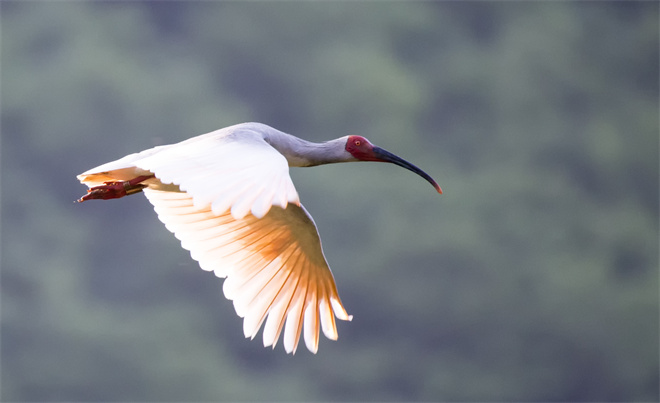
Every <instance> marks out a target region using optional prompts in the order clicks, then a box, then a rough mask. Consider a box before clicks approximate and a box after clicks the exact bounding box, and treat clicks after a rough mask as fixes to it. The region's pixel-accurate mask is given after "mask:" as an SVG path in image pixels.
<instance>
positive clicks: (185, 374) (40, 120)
mask: <svg viewBox="0 0 660 403" xmlns="http://www.w3.org/2000/svg"><path fill="white" fill-rule="evenodd" d="M0 12H1V31H0V34H1V38H2V42H1V49H2V53H1V62H2V64H1V95H2V97H1V102H2V103H1V112H2V115H1V117H2V143H1V144H2V156H1V157H2V159H1V161H2V182H1V183H2V301H1V302H2V305H1V306H2V312H1V313H2V315H1V318H2V322H1V323H2V337H1V346H2V350H1V353H2V355H1V364H2V365H1V369H2V379H1V381H2V383H1V388H2V389H1V390H2V391H1V396H0V398H1V399H2V400H3V401H226V400H232V401H245V400H249V401H253V400H266V401H271V400H285V401H288V400H309V401H319V400H324V401H328V400H339V401H365V400H369V401H376V400H377V401H392V400H396V401H400V400H405V401H418V400H424V401H495V400H496V401H658V399H660V396H659V394H658V389H659V382H658V372H659V367H658V357H659V352H658V315H659V313H658V219H659V214H658V205H659V203H658V108H659V105H658V47H659V45H658V17H659V15H658V14H659V13H658V3H657V2H467V3H461V2H358V3H353V2H343V1H340V2H301V1H292V2H288V1H284V2H259V1H255V2H160V1H150V2H112V1H104V2H80V1H72V2H67V1H64V2H52V3H51V2H18V1H16V2H10V1H3V2H2V3H1V4H0ZM243 121H259V122H263V123H266V124H269V125H271V126H273V127H276V128H278V129H280V130H283V131H285V132H288V133H291V134H294V135H297V136H299V137H302V138H305V139H308V140H312V141H322V140H327V139H331V138H335V137H339V136H343V135H347V134H360V135H364V136H366V137H368V138H369V139H371V140H372V141H373V142H374V143H375V144H377V145H380V146H382V147H384V148H386V149H388V150H390V151H392V152H394V153H396V154H398V155H400V156H402V157H403V158H406V159H408V160H410V161H411V162H413V163H414V164H416V165H418V166H420V167H421V168H422V169H424V170H425V171H427V172H428V173H429V174H431V175H432V176H433V177H434V178H435V179H436V180H437V181H438V183H439V184H440V185H441V186H442V188H443V190H444V191H445V194H443V195H442V196H439V195H437V194H436V193H435V192H434V190H433V189H432V188H431V187H430V186H429V185H428V183H426V182H424V181H423V180H421V179H420V178H418V177H416V176H415V175H413V174H412V173H410V172H407V171H405V170H403V169H400V168H398V167H395V166H393V165H384V164H369V163H364V164H344V165H332V166H327V167H321V168H311V169H296V170H294V171H292V176H293V179H294V182H295V183H296V186H297V188H298V191H299V193H300V195H301V198H302V200H303V203H305V205H306V206H307V208H308V209H309V211H310V212H311V213H312V215H313V216H314V218H315V220H316V222H317V224H318V226H319V230H320V233H321V237H322V239H323V242H324V248H325V251H326V255H327V257H328V260H329V262H330V265H331V267H332V268H333V271H334V274H335V278H336V281H337V285H338V288H339V292H340V295H341V296H342V299H343V301H344V303H345V306H346V308H347V310H348V311H349V313H351V314H353V315H354V316H355V319H354V320H353V322H351V323H346V322H341V323H339V340H338V341H336V342H330V341H328V340H327V339H323V340H322V341H321V345H320V350H319V353H318V354H317V355H312V354H310V353H309V352H307V351H306V350H305V349H304V347H302V348H301V349H299V351H298V353H297V354H296V355H295V356H293V357H292V356H290V355H286V354H285V353H284V350H283V348H282V346H281V344H279V345H278V346H277V348H276V349H275V351H271V350H270V349H264V348H263V347H262V345H261V339H260V337H261V335H259V336H258V337H257V339H255V340H254V341H249V340H246V339H244V338H243V335H242V321H241V320H240V319H239V318H238V317H237V316H236V315H235V314H234V310H233V307H232V304H231V303H230V302H228V301H226V300H225V299H224V297H223V295H222V280H220V279H217V278H215V277H214V276H213V274H210V273H205V272H203V271H201V270H200V269H199V268H198V266H197V263H196V262H194V261H193V260H192V259H191V258H190V256H189V254H188V252H186V251H185V250H183V249H181V248H180V247H179V244H178V241H177V240H176V239H175V238H174V237H173V236H172V235H171V234H170V233H169V232H168V231H167V230H166V229H165V228H164V227H163V225H162V224H161V223H160V222H159V221H158V219H157V218H156V215H155V214H154V212H153V210H152V208H151V205H150V204H149V203H148V202H147V201H146V200H145V199H144V198H143V197H142V196H140V195H138V196H133V197H130V198H125V199H121V200H115V201H111V202H90V203H85V204H83V205H78V204H74V203H72V201H73V200H75V199H76V198H78V197H80V196H81V195H82V194H83V193H84V192H85V190H86V188H85V187H84V186H82V185H80V184H79V183H78V182H77V180H76V179H75V175H76V174H78V173H80V172H82V171H85V170H87V169H89V168H91V167H94V166H96V165H99V164H101V163H104V162H107V161H110V160H114V159H116V158H119V157H121V156H123V155H125V154H129V153H132V152H136V151H140V150H143V149H146V148H150V147H153V146H155V145H158V144H167V143H172V142H177V141H180V140H183V139H185V138H188V137H192V136H195V135H198V134H202V133H206V132H209V131H212V130H215V129H218V128H221V127H224V126H229V125H232V124H235V123H239V122H243Z"/></svg>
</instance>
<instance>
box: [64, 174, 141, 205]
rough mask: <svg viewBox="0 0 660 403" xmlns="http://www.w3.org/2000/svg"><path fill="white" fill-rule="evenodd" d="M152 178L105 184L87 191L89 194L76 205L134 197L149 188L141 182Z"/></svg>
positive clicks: (138, 178) (77, 201)
mask: <svg viewBox="0 0 660 403" xmlns="http://www.w3.org/2000/svg"><path fill="white" fill-rule="evenodd" d="M149 178H151V176H139V177H137V178H134V179H131V180H130V181H118V182H103V183H104V185H101V186H94V187H93V188H90V189H89V190H87V194H86V195H84V196H83V197H81V198H80V199H78V200H76V201H75V202H76V203H82V202H84V201H86V200H92V199H101V200H108V199H118V198H120V197H124V196H128V195H132V194H134V193H138V192H141V191H142V189H144V188H145V187H147V185H143V184H141V183H140V182H142V181H144V180H147V179H149Z"/></svg>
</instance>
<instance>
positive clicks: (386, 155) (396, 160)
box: [372, 146, 442, 194]
mask: <svg viewBox="0 0 660 403" xmlns="http://www.w3.org/2000/svg"><path fill="white" fill-rule="evenodd" d="M372 151H373V153H374V155H375V156H376V157H377V158H378V160H379V161H382V162H391V163H392V164H395V165H398V166H400V167H403V168H406V169H407V170H409V171H412V172H414V173H416V174H417V175H419V176H421V177H422V178H424V179H426V180H427V181H428V182H429V183H430V184H431V185H433V187H434V188H435V190H437V191H438V193H440V194H442V189H440V185H438V184H437V183H436V181H435V180H433V178H431V176H430V175H429V174H427V173H426V172H424V171H422V170H421V169H419V168H417V167H416V166H414V165H413V164H411V163H410V162H408V161H406V160H404V159H403V158H401V157H398V156H396V155H394V154H392V153H391V152H389V151H387V150H383V149H382V148H380V147H376V146H374V148H373V150H372Z"/></svg>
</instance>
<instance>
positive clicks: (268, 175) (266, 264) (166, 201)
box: [78, 123, 441, 352]
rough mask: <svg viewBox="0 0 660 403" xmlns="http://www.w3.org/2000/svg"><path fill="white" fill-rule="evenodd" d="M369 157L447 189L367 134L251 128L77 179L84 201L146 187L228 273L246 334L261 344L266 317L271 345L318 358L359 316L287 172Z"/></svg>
mask: <svg viewBox="0 0 660 403" xmlns="http://www.w3.org/2000/svg"><path fill="white" fill-rule="evenodd" d="M361 160H362V161H383V162H392V163H395V164H397V165H400V166H403V167H405V168H407V169H410V170H412V171H414V172H416V173H418V174H420V175H421V176H423V177H424V178H425V179H426V180H427V181H429V182H430V183H431V184H433V185H434V187H435V188H436V190H437V191H438V192H441V190H440V187H439V186H438V185H437V184H436V183H435V181H433V179H431V178H430V177H429V176H428V175H426V174H425V173H424V172H422V171H421V170H419V168H417V167H415V166H414V165H412V164H410V163H408V162H406V161H404V160H402V159H400V158H398V157H396V156H394V155H393V154H390V153H388V152H386V151H385V150H382V149H380V148H378V147H375V146H373V145H371V143H369V142H368V141H367V140H366V139H364V138H362V137H359V136H345V137H341V138H339V139H335V140H331V141H328V142H325V143H311V142H308V141H305V140H302V139H299V138H297V137H294V136H291V135H289V134H286V133H283V132H280V131H278V130H276V129H273V128H272V127H269V126H266V125H264V124H260V123H243V124H239V125H235V126H230V127H227V128H224V129H220V130H217V131H214V132H211V133H207V134H204V135H201V136H197V137H193V138H191V139H188V140H185V141H182V142H180V143H177V144H172V145H165V146H158V147H154V148H151V149H148V150H145V151H142V152H139V153H135V154H130V155H128V156H126V157H124V158H121V159H119V160H116V161H112V162H109V163H107V164H103V165H100V166H98V167H96V168H93V169H91V170H89V171H86V172H84V173H82V174H80V175H78V179H79V180H80V181H81V182H82V183H84V184H86V185H88V186H89V187H90V190H89V191H88V194H87V195H85V196H83V197H82V198H81V199H80V200H79V201H85V200H89V199H110V198H118V197H123V196H125V195H128V194H132V193H137V192H140V191H144V193H145V196H147V199H149V201H150V202H151V203H152V204H153V205H154V208H155V210H156V213H157V214H158V217H159V219H160V220H161V221H162V222H163V223H165V226H166V227H167V228H168V229H169V230H170V231H171V232H173V233H174V234H175V236H176V237H177V238H178V239H179V240H181V244H182V246H183V247H184V248H185V249H188V250H190V252H191V255H192V257H193V259H195V260H197V261H198V262H199V263H200V266H201V267H202V269H204V270H207V271H213V272H214V273H215V274H216V276H218V277H223V278H225V277H226V280H225V283H224V285H223V291H224V293H225V296H226V297H227V298H228V299H230V300H233V301H234V307H235V309H236V312H237V314H238V315H239V316H241V317H243V318H244V322H243V330H244V333H245V336H246V337H252V338H253V337H254V336H255V335H256V334H257V332H258V331H259V328H260V327H261V325H262V324H263V323H264V321H265V325H264V332H263V339H264V345H265V346H270V345H272V346H273V347H274V346H275V343H276V342H277V340H278V338H279V335H280V333H281V332H282V330H284V336H283V340H284V347H285V350H286V351H287V352H295V350H296V348H297V345H298V341H299V339H300V335H301V333H304V339H305V343H306V345H307V348H308V349H309V350H310V351H312V352H316V351H317V349H318V341H319V337H318V336H319V327H320V328H322V330H323V332H324V334H325V335H326V337H328V338H330V339H333V340H335V339H336V338H337V329H336V324H335V321H334V317H335V316H337V317H338V318H339V319H342V320H350V319H351V316H349V315H348V314H347V313H346V310H345V309H344V307H343V305H342V303H341V300H340V299H339V295H338V293H337V289H336V286H335V282H334V279H333V277H332V273H331V272H330V268H329V266H328V264H327V262H326V259H325V257H324V255H323V251H322V249H321V242H320V238H319V235H318V232H317V230H316V226H315V225H314V221H313V220H312V217H311V216H310V215H309V213H307V211H306V210H305V208H304V207H303V206H302V204H300V200H299V197H298V193H297V192H296V189H295V187H294V185H293V183H292V181H291V178H290V177H289V173H288V169H289V167H306V166H315V165H321V164H328V163H334V162H350V161H361ZM272 207H275V208H272Z"/></svg>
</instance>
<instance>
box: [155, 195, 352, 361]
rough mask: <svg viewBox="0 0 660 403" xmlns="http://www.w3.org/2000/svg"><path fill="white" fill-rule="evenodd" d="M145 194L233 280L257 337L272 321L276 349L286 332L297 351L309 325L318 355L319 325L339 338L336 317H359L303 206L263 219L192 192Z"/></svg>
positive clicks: (227, 286) (195, 250) (269, 334)
mask: <svg viewBox="0 0 660 403" xmlns="http://www.w3.org/2000/svg"><path fill="white" fill-rule="evenodd" d="M144 193H145V195H146V196H147V198H148V199H149V201H150V202H151V203H152V204H153V205H154V208H155V210H156V213H157V214H158V217H159V218H160V220H161V221H162V222H163V223H165V226H166V227H167V229H169V230H170V231H171V232H173V233H174V234H175V236H176V237H177V238H178V239H179V240H181V245H182V246H183V248H185V249H187V250H189V251H190V252H191V255H192V257H193V259H195V260H197V261H198V262H199V263H200V266H201V267H202V269H204V270H207V271H213V272H214V273H215V275H216V276H218V277H226V278H227V279H226V280H225V283H224V286H223V290H224V293H225V296H226V297H227V298H228V299H230V300H233V301H234V307H235V309H236V313H237V314H238V315H239V316H240V317H243V318H244V322H243V331H244V333H245V336H246V337H251V338H254V337H255V335H256V334H257V332H258V331H259V328H260V327H261V325H262V323H263V322H264V320H265V325H264V331H263V341H264V346H271V345H272V346H273V347H274V346H275V344H276V343H277V340H278V338H279V335H280V333H281V332H282V330H284V336H283V340H284V348H285V350H286V351H287V352H288V353H289V352H295V351H296V348H297V346H298V341H299V339H300V334H301V332H303V331H304V339H305V344H306V346H307V348H308V349H309V350H310V351H312V352H314V353H316V351H317V349H318V342H319V325H320V327H321V328H322V329H323V333H324V334H325V335H326V337H328V338H330V339H332V340H336V339H337V327H336V324H335V319H334V316H335V315H336V316H337V317H338V318H339V319H342V320H350V319H351V318H352V317H351V316H349V315H348V314H347V313H346V310H345V309H344V307H343V305H342V303H341V300H340V299H339V295H338V294H337V288H336V286H335V282H334V279H333V277H332V273H331V272H330V268H329V267H328V264H327V262H326V260H325V257H324V256H323V252H322V250H321V240H320V238H319V235H318V232H317V230H316V226H315V225H314V221H313V220H312V218H311V217H310V215H309V214H308V213H307V211H306V210H305V209H304V207H303V206H302V205H300V206H298V205H295V204H289V205H288V206H287V207H286V208H280V207H275V208H272V209H270V211H269V212H268V213H267V214H265V215H264V216H263V217H262V218H257V217H255V216H254V215H244V216H243V217H241V218H236V217H235V216H234V215H232V214H231V213H230V212H229V211H226V210H225V211H224V212H220V214H216V213H215V212H214V211H213V210H214V209H213V207H212V206H213V203H208V204H206V205H205V206H201V207H200V206H198V205H197V203H196V200H195V197H194V196H191V195H190V194H189V193H187V192H172V191H161V190H155V189H151V188H146V189H144ZM285 323H286V324H285Z"/></svg>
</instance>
